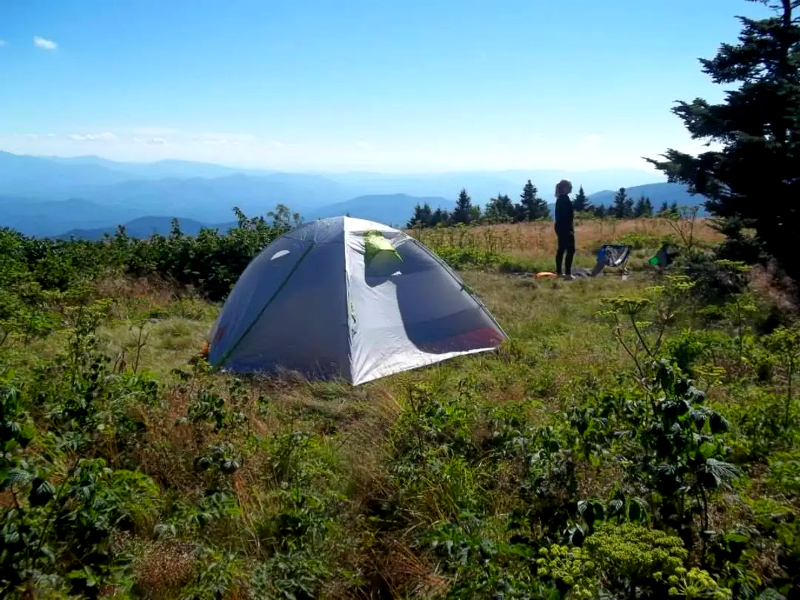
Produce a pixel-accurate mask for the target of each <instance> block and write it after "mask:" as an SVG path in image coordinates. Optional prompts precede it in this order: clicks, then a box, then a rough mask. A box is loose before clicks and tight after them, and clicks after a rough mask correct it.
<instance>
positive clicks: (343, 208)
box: [305, 194, 455, 227]
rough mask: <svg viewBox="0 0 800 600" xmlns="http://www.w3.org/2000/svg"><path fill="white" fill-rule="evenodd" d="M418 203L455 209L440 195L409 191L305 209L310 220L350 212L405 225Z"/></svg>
mask: <svg viewBox="0 0 800 600" xmlns="http://www.w3.org/2000/svg"><path fill="white" fill-rule="evenodd" d="M417 204H419V205H424V204H428V205H429V206H430V207H431V208H432V209H433V210H436V209H437V208H442V209H447V210H452V209H453V206H454V205H455V202H454V201H453V200H448V199H447V198H442V197H440V196H432V197H420V196H409V195H408V194H374V195H371V196H359V197H358V198H353V199H352V200H347V201H345V202H337V203H335V204H329V205H327V206H323V207H322V208H318V209H315V210H310V211H307V213H305V217H306V218H307V219H309V220H310V219H322V218H325V217H335V216H339V215H350V216H351V217H357V218H359V219H367V220H370V221H378V222H380V223H386V224H387V225H394V226H401V227H405V224H406V223H407V222H408V220H409V218H411V215H412V214H413V213H414V207H415V206H416V205H417Z"/></svg>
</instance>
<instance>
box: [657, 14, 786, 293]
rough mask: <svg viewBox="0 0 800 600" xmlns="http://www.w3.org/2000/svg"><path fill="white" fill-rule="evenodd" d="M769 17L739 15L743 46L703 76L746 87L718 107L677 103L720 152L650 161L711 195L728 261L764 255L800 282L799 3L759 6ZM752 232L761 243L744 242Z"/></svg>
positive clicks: (699, 135) (725, 52) (728, 50)
mask: <svg viewBox="0 0 800 600" xmlns="http://www.w3.org/2000/svg"><path fill="white" fill-rule="evenodd" d="M761 3H762V4H765V5H767V6H768V7H769V8H770V9H772V11H773V15H771V16H769V17H768V18H764V19H759V20H755V19H749V18H744V17H740V18H739V20H740V22H741V23H742V29H741V32H740V34H739V39H738V43H736V44H729V43H728V44H722V45H721V46H720V48H719V50H718V52H717V54H716V56H715V57H714V58H713V59H710V60H708V59H702V60H701V63H702V66H703V69H702V70H703V71H704V72H705V73H706V74H707V75H709V76H710V77H711V79H712V80H713V81H714V82H715V83H718V84H722V85H725V86H727V87H733V85H732V84H739V87H738V89H733V90H732V91H729V92H727V93H726V99H725V101H724V102H722V103H719V104H711V103H709V102H708V101H706V100H702V99H696V100H694V101H692V102H679V103H678V105H677V106H676V107H675V108H674V109H673V113H674V114H676V115H677V116H678V117H680V118H681V120H682V121H683V123H684V125H685V127H686V128H687V130H688V131H689V133H690V134H691V135H692V137H693V138H695V139H705V140H709V141H715V142H717V143H719V144H720V145H721V148H720V149H719V150H709V151H707V152H703V153H701V154H699V155H697V156H693V155H690V154H686V153H684V152H679V151H677V150H673V149H669V150H667V151H666V153H665V154H664V155H663V158H664V160H663V161H659V160H653V159H648V160H650V162H651V163H652V164H654V165H655V166H656V167H657V168H658V169H660V170H661V171H663V172H664V173H666V174H667V175H668V177H669V180H670V181H674V182H675V181H676V182H681V183H685V184H687V185H688V186H689V189H690V191H692V192H696V193H699V194H702V195H703V196H705V197H706V199H707V200H706V202H705V207H706V209H707V210H708V211H709V212H710V213H711V214H712V215H713V216H714V217H715V223H716V226H717V228H718V229H719V230H720V231H722V232H723V233H725V235H726V236H727V237H728V241H727V243H726V247H725V250H726V255H727V257H729V258H735V259H739V260H748V261H755V260H758V259H760V258H761V252H762V251H765V252H766V253H767V254H768V255H771V256H773V257H774V258H775V259H776V260H777V262H778V264H780V265H781V266H782V267H783V268H784V269H785V270H786V272H787V273H788V274H789V275H790V276H792V277H793V278H795V279H796V280H797V279H800V261H797V260H796V254H797V251H796V247H795V243H796V240H797V239H798V237H799V236H800V215H799V214H798V203H797V202H792V201H789V200H788V199H790V198H792V199H794V198H798V197H800V0H769V1H767V0H761ZM745 227H747V228H752V229H753V231H754V232H755V239H754V241H755V244H751V243H750V242H749V241H748V239H747V237H746V236H744V235H743V229H744V228H745Z"/></svg>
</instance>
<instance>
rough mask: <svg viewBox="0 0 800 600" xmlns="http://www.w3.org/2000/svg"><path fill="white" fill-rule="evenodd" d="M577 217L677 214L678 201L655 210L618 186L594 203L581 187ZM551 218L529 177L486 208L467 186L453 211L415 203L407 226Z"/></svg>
mask: <svg viewBox="0 0 800 600" xmlns="http://www.w3.org/2000/svg"><path fill="white" fill-rule="evenodd" d="M572 205H573V207H574V208H575V216H576V217H584V218H586V217H590V218H598V219H605V218H614V219H637V218H646V217H654V216H665V215H672V214H677V213H678V203H677V202H673V203H672V204H668V203H666V202H664V203H663V204H662V205H661V206H660V207H659V208H658V209H656V208H655V207H654V206H653V203H652V202H651V201H650V198H648V197H647V196H644V195H642V196H640V197H639V198H638V199H634V198H632V197H630V196H628V194H627V191H626V190H625V188H620V189H619V190H618V191H617V193H616V195H615V196H614V202H613V203H612V204H611V206H604V205H602V204H599V205H597V206H595V205H593V204H592V203H591V201H590V200H589V197H588V196H587V195H586V193H585V192H584V190H583V186H580V188H579V189H578V193H577V194H576V195H575V198H574V199H573V201H572ZM551 218H552V214H551V209H550V205H549V204H548V203H547V201H546V200H544V199H542V198H540V197H539V191H538V190H537V188H536V186H535V185H534V184H533V183H532V182H531V180H530V179H529V180H528V182H527V183H526V184H525V186H524V187H523V188H522V193H521V194H520V196H519V201H517V202H514V200H512V199H511V197H509V196H508V195H506V194H497V196H495V197H494V198H491V199H490V200H489V202H488V203H487V204H486V206H485V207H483V208H481V206H480V205H479V204H474V203H473V201H472V198H471V197H470V195H469V193H468V192H467V190H466V189H462V190H461V192H459V194H458V199H457V200H456V204H455V207H454V208H453V210H452V211H448V210H444V209H442V208H436V209H435V210H434V209H432V208H431V206H430V205H429V204H427V203H426V204H421V205H420V204H417V205H416V206H415V207H414V214H413V215H412V217H411V219H409V221H408V224H407V225H406V226H407V227H409V228H411V227H436V226H437V225H440V226H448V225H458V224H462V223H463V224H465V225H468V224H470V223H472V224H479V223H483V224H497V223H523V222H526V221H544V220H548V219H551Z"/></svg>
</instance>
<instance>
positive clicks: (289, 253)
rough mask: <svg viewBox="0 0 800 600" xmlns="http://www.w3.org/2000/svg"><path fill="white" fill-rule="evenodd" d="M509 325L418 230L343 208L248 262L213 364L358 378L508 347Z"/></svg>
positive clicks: (215, 344) (219, 330) (221, 326)
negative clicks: (414, 235)
mask: <svg viewBox="0 0 800 600" xmlns="http://www.w3.org/2000/svg"><path fill="white" fill-rule="evenodd" d="M504 339H506V334H505V333H504V332H503V330H502V329H501V328H500V326H499V325H498V323H497V321H496V320H495V319H494V317H492V315H491V314H490V313H489V311H488V310H487V308H486V307H485V306H484V305H483V304H482V303H481V301H480V300H479V299H478V298H477V297H475V296H474V295H473V294H472V293H471V292H470V290H469V289H467V287H466V285H465V284H464V282H463V281H462V280H461V279H460V278H459V277H458V275H456V274H455V273H454V272H453V271H452V270H451V269H450V268H449V267H447V266H446V265H445V264H444V263H443V262H442V261H441V260H440V259H439V258H437V257H436V256H435V255H434V254H433V253H432V252H431V251H430V250H428V249H427V248H425V247H424V246H423V245H422V244H420V243H419V242H417V240H415V239H414V238H412V237H410V236H408V235H406V234H405V233H403V232H402V231H398V230H396V229H393V228H391V227H387V226H386V225H382V224H380V223H374V222H371V221H365V220H362V219H353V218H350V217H332V218H329V219H320V220H317V221H313V222H310V223H307V224H305V225H302V226H300V227H298V228H296V229H294V230H292V231H290V232H288V233H286V234H284V235H282V236H281V237H279V238H277V239H276V240H275V241H273V242H272V243H271V244H270V245H269V246H267V247H266V248H265V249H264V250H263V251H262V252H261V253H260V254H259V255H258V256H256V258H254V259H253V261H252V262H251V263H250V264H249V265H248V266H247V268H246V269H245V271H244V273H242V275H241V277H240V278H239V281H237V283H236V285H235V286H234V288H233V290H232V291H231V293H230V295H229V297H228V299H227V300H226V302H225V305H224V306H223V308H222V311H221V312H220V315H219V317H218V318H217V321H216V322H215V323H214V326H213V328H212V329H211V332H210V339H209V346H210V347H209V352H208V359H209V361H210V363H211V365H212V366H213V367H215V368H219V369H222V370H225V371H231V372H265V373H276V372H280V371H290V372H298V373H300V374H302V375H304V376H306V377H309V378H316V379H332V378H340V379H344V380H346V381H348V382H350V383H351V384H353V385H360V384H362V383H365V382H367V381H371V380H374V379H378V378H380V377H386V376H387V375H392V374H394V373H398V372H401V371H407V370H410V369H415V368H418V367H422V366H425V365H431V364H433V363H437V362H440V361H443V360H447V359H450V358H453V357H456V356H461V355H465V354H473V353H477V352H484V351H490V350H494V349H496V348H497V347H498V346H499V345H500V344H501V343H502V342H503V340H504Z"/></svg>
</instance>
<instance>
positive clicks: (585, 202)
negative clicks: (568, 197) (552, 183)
mask: <svg viewBox="0 0 800 600" xmlns="http://www.w3.org/2000/svg"><path fill="white" fill-rule="evenodd" d="M572 206H573V207H574V208H575V212H589V211H590V210H592V203H591V202H590V201H589V197H588V196H587V195H586V193H585V192H584V191H583V186H581V187H580V188H578V193H577V194H576V195H575V200H573V201H572Z"/></svg>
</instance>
